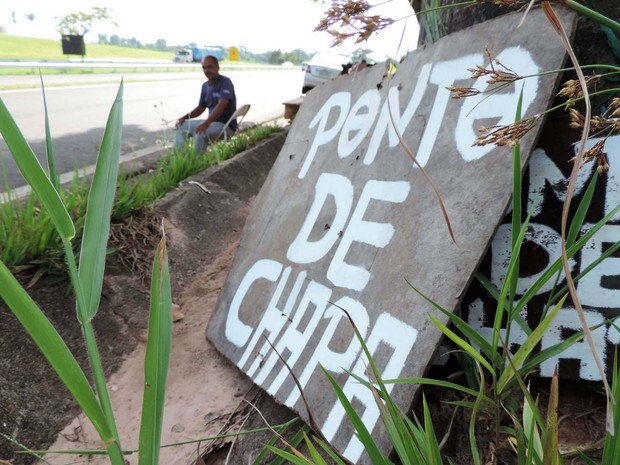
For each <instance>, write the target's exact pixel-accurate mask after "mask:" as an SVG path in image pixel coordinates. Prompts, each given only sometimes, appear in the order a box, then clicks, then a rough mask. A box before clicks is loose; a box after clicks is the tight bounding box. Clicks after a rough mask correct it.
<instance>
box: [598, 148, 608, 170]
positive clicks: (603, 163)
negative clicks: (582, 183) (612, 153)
mask: <svg viewBox="0 0 620 465" xmlns="http://www.w3.org/2000/svg"><path fill="white" fill-rule="evenodd" d="M597 161H598V166H597V168H596V169H597V171H598V172H599V174H603V173H606V172H607V171H609V158H607V154H606V153H605V152H602V153H601V154H600V156H599V157H598V159H597Z"/></svg>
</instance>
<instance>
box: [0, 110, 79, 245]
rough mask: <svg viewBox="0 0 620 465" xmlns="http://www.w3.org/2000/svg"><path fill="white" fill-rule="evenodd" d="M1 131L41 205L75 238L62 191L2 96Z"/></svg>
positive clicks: (61, 229)
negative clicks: (52, 181) (36, 154)
mask: <svg viewBox="0 0 620 465" xmlns="http://www.w3.org/2000/svg"><path fill="white" fill-rule="evenodd" d="M0 133H1V134H2V137H3V138H4V141H5V142H6V145H7V147H8V148H9V150H10V151H11V153H12V154H13V158H14V159H15V162H16V163H17V166H18V168H19V170H20V171H21V173H22V176H24V179H25V180H26V181H27V182H28V184H30V186H31V187H32V190H33V191H34V192H35V193H36V195H37V197H38V199H39V201H40V202H41V205H42V206H43V207H44V208H45V210H47V212H48V214H49V216H50V218H51V219H52V221H53V223H54V225H55V226H56V229H57V230H58V234H60V235H61V237H64V238H66V239H71V238H73V236H75V227H74V225H73V221H72V220H71V217H70V216H69V213H68V212H67V209H66V208H65V206H64V205H63V203H62V200H61V199H60V195H59V194H58V191H56V189H54V186H53V185H52V183H51V182H50V180H49V178H48V177H47V174H46V173H45V171H44V170H43V168H42V167H41V164H40V163H39V160H37V157H36V156H35V154H34V152H33V151H32V149H31V148H30V146H29V145H28V143H27V142H26V139H24V136H23V134H22V133H21V131H20V130H19V128H18V127H17V124H16V123H15V120H14V119H13V117H12V116H11V114H10V113H9V110H8V109H7V108H6V106H5V105H4V102H3V101H2V99H0Z"/></svg>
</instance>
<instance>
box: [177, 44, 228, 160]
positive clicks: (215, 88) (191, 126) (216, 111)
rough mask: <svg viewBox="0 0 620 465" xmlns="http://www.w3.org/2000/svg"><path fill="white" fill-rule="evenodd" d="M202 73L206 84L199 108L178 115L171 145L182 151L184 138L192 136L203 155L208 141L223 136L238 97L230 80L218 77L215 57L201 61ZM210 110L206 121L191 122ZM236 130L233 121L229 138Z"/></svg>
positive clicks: (203, 87) (197, 150)
mask: <svg viewBox="0 0 620 465" xmlns="http://www.w3.org/2000/svg"><path fill="white" fill-rule="evenodd" d="M202 70H203V72H204V73H205V76H206V77H207V81H206V82H205V83H204V84H203V85H202V91H201V93H200V100H199V101H198V106H197V107H196V108H194V109H193V110H192V111H190V112H189V113H187V114H185V115H183V116H181V117H180V118H179V119H178V120H177V122H176V125H175V127H176V129H177V132H176V141H175V144H174V146H175V147H178V148H180V149H184V148H185V141H186V138H187V137H195V140H196V143H195V148H196V152H197V153H200V152H202V151H203V150H204V149H205V147H206V146H207V145H208V144H209V142H211V141H213V140H216V139H217V138H221V137H223V136H224V133H223V132H222V129H223V128H224V126H225V125H226V122H227V121H228V119H229V118H230V117H231V116H232V114H233V113H234V112H235V110H236V109H237V97H236V96H235V87H234V86H233V83H232V81H231V80H230V79H229V78H227V77H226V76H222V75H221V74H220V64H219V62H218V61H217V58H216V57H214V56H212V55H208V56H206V57H205V58H204V59H203V60H202ZM207 108H208V109H209V116H208V117H207V119H206V120H192V118H196V117H197V116H200V115H202V114H203V113H204V111H205V110H206V109H207ZM236 130H237V120H236V119H235V120H232V121H231V122H230V125H229V126H228V127H227V128H226V133H227V135H228V136H231V135H232V134H233V133H234V132H235V131H236Z"/></svg>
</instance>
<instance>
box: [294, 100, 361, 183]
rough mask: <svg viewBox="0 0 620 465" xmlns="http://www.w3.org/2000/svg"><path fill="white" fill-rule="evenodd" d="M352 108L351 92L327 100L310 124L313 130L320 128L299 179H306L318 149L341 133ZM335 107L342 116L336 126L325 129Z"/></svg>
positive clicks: (300, 171) (339, 116) (337, 120)
mask: <svg viewBox="0 0 620 465" xmlns="http://www.w3.org/2000/svg"><path fill="white" fill-rule="evenodd" d="M350 106H351V94H350V93H349V92H336V93H335V94H333V95H332V96H331V97H330V98H328V99H327V101H326V102H325V103H324V104H323V106H322V107H321V109H320V110H319V111H318V113H317V114H316V115H315V117H314V119H313V120H312V122H311V123H310V126H309V128H310V129H312V128H313V127H315V126H316V125H317V124H318V125H319V128H318V129H317V132H316V135H315V136H314V140H313V141H312V146H311V147H310V150H309V151H308V155H306V159H305V160H304V164H303V165H302V167H301V169H300V170H299V175H298V177H299V179H302V178H304V177H305V176H306V174H307V173H308V169H309V168H310V164H311V163H312V160H314V157H315V156H316V151H317V150H318V148H319V147H320V146H321V145H325V144H327V143H328V142H329V141H330V140H332V139H333V138H334V137H336V134H338V131H340V128H341V127H342V125H343V124H344V120H345V119H346V117H347V115H348V113H349V108H350ZM334 107H337V108H338V109H339V110H340V114H339V115H338V118H337V119H336V122H335V123H334V125H333V126H332V127H331V128H329V129H325V127H326V126H327V119H328V118H329V115H330V113H331V110H332V108H334Z"/></svg>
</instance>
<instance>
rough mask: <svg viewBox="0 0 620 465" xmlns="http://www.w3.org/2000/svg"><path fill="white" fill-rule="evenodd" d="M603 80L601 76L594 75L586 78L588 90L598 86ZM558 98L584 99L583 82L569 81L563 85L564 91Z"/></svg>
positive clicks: (561, 91)
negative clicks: (595, 85)
mask: <svg viewBox="0 0 620 465" xmlns="http://www.w3.org/2000/svg"><path fill="white" fill-rule="evenodd" d="M600 79H601V76H600V75H598V74H594V75H592V76H588V77H587V78H586V86H587V87H588V89H589V88H590V87H592V86H593V85H594V84H596V83H597V82H598V81H599V80H600ZM558 97H566V98H567V99H576V98H581V97H583V89H582V88H581V82H579V80H577V79H569V80H568V81H566V82H565V83H564V84H562V89H561V90H560V92H558Z"/></svg>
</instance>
